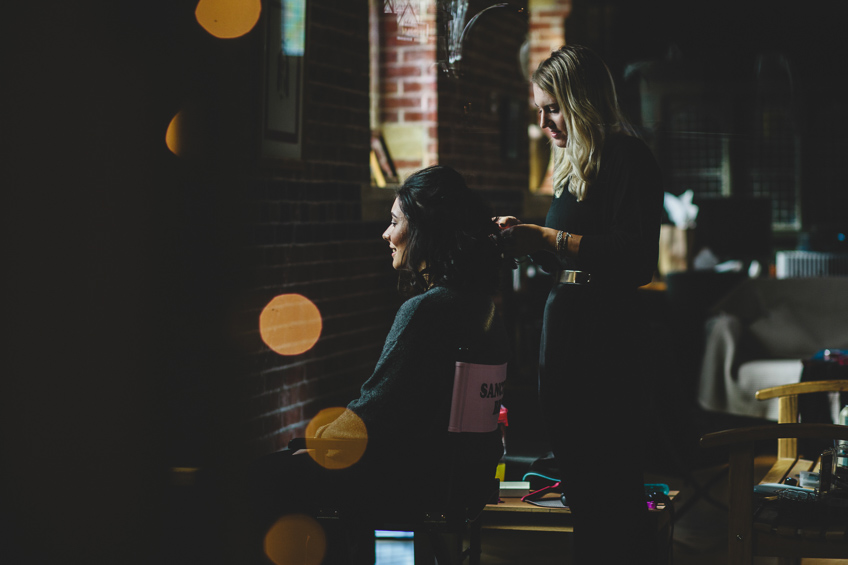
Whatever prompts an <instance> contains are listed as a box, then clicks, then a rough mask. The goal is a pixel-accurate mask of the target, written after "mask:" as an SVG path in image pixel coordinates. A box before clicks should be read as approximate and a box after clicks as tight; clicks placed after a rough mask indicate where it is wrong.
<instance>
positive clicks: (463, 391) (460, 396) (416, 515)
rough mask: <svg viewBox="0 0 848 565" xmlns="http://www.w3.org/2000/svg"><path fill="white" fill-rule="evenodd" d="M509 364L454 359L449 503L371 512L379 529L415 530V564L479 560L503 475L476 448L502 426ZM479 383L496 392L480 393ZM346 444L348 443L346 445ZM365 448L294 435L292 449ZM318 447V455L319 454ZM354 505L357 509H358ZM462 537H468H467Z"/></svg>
mask: <svg viewBox="0 0 848 565" xmlns="http://www.w3.org/2000/svg"><path fill="white" fill-rule="evenodd" d="M506 375H507V365H506V364H503V365H482V364H476V363H464V362H457V363H456V371H455V375H454V387H453V396H452V403H451V411H450V420H449V421H448V422H446V423H445V424H446V429H447V431H448V442H449V445H447V446H446V449H445V452H444V453H445V455H446V456H447V457H449V458H450V469H451V471H450V474H449V477H448V479H449V483H448V485H446V488H447V491H448V494H447V497H446V503H445V504H444V505H443V506H439V507H437V508H429V507H428V508H420V509H413V510H412V511H410V509H408V508H404V507H403V505H402V504H398V509H397V511H381V512H384V513H383V514H381V515H380V516H378V517H377V519H376V520H374V519H372V518H369V522H370V525H372V526H373V527H374V529H375V530H390V531H412V532H414V535H415V537H414V540H413V543H414V552H415V565H433V563H434V559H438V564H439V565H459V564H460V563H462V562H463V561H464V560H465V559H468V562H469V565H479V563H480V555H481V553H482V547H481V541H480V538H481V527H480V521H479V518H480V516H481V514H482V512H483V508H484V507H485V505H486V504H487V503H488V502H492V501H494V502H497V500H498V491H499V485H500V481H499V480H498V479H496V478H495V470H496V467H497V461H493V462H492V463H493V464H492V465H491V466H488V464H486V465H481V464H480V461H479V459H480V458H479V457H478V455H477V454H478V453H479V450H478V449H476V447H477V444H478V443H479V441H477V440H478V438H480V437H481V434H487V435H488V434H491V433H493V432H496V431H497V430H498V416H499V413H500V410H499V408H500V400H501V398H502V397H503V386H504V383H505V381H506ZM481 386H485V387H486V390H489V391H491V393H492V394H486V395H481V394H480V390H481ZM346 444H347V445H346ZM348 446H350V447H352V448H353V449H355V450H360V451H359V452H360V453H361V450H362V446H363V441H362V440H344V439H326V440H324V439H320V438H319V439H316V438H307V439H305V438H295V439H294V440H292V441H291V442H289V449H295V450H297V449H310V450H316V451H318V452H326V451H328V450H340V449H342V450H343V449H346V448H348ZM320 457H321V456H320V453H319V455H318V460H320ZM354 511H355V509H354ZM339 515H340V511H339V509H338V508H334V507H333V505H332V504H330V505H328V506H325V507H324V508H323V509H322V510H321V511H320V512H319V515H318V516H317V518H318V519H319V520H327V519H329V520H333V519H335V518H338V517H339ZM463 538H467V544H466V540H464V539H463Z"/></svg>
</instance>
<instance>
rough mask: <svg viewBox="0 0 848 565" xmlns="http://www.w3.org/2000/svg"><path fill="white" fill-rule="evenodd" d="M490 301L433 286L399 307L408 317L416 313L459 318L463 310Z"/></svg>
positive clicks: (479, 296) (480, 296) (466, 291)
mask: <svg viewBox="0 0 848 565" xmlns="http://www.w3.org/2000/svg"><path fill="white" fill-rule="evenodd" d="M491 301H492V298H491V297H490V296H487V295H485V294H484V293H479V292H472V291H470V290H465V289H457V288H453V287H449V286H434V287H433V288H431V289H430V290H428V291H427V292H424V293H421V294H418V295H416V296H413V297H412V298H409V299H408V300H407V301H406V302H404V303H403V305H402V306H401V312H404V313H406V314H407V315H409V316H412V315H415V314H417V313H419V312H420V313H430V312H432V313H434V314H436V315H439V316H460V315H462V313H463V310H466V309H468V308H473V307H475V306H477V305H482V304H488V303H490V302H491Z"/></svg>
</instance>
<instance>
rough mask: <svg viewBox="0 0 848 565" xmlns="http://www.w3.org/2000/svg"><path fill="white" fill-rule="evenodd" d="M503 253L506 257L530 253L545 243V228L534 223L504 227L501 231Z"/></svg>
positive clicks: (541, 247)
mask: <svg viewBox="0 0 848 565" xmlns="http://www.w3.org/2000/svg"><path fill="white" fill-rule="evenodd" d="M502 233H503V243H504V253H505V254H506V255H507V256H508V257H514V258H517V257H524V256H525V255H532V254H533V253H537V252H539V251H541V250H542V249H545V246H546V244H547V242H546V240H545V237H546V229H545V228H543V227H542V226H537V225H535V224H518V225H514V226H512V227H510V228H507V229H505V230H504V231H503V232H502Z"/></svg>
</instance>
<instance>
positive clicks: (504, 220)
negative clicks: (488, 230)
mask: <svg viewBox="0 0 848 565" xmlns="http://www.w3.org/2000/svg"><path fill="white" fill-rule="evenodd" d="M492 221H493V222H495V223H496V224H497V225H498V227H499V228H501V229H502V230H505V229H506V228H511V227H512V226H517V225H518V224H520V223H521V220H519V219H518V218H516V217H515V216H495V217H494V218H492Z"/></svg>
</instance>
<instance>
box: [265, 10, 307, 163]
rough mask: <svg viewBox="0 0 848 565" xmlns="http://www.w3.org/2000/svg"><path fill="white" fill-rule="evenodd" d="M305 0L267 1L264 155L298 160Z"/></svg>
mask: <svg viewBox="0 0 848 565" xmlns="http://www.w3.org/2000/svg"><path fill="white" fill-rule="evenodd" d="M307 6H308V1H307V0H266V1H265V2H264V10H265V30H264V42H263V43H264V45H263V47H264V48H263V73H262V76H263V80H262V98H263V104H262V143H261V153H262V157H265V158H277V159H295V160H297V159H300V158H301V154H302V146H303V94H304V85H303V82H304V66H305V59H306V44H307V42H306V29H307V21H308V14H307Z"/></svg>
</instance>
